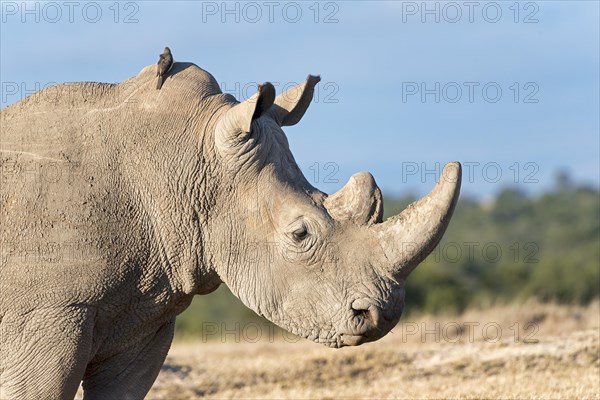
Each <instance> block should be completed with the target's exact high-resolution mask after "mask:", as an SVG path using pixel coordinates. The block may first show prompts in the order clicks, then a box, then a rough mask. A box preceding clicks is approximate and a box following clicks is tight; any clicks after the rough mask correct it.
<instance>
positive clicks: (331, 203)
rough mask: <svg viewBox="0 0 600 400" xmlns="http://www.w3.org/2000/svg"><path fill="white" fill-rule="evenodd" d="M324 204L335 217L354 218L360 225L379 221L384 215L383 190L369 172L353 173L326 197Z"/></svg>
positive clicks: (342, 218)
mask: <svg viewBox="0 0 600 400" xmlns="http://www.w3.org/2000/svg"><path fill="white" fill-rule="evenodd" d="M324 205H325V208H326V209H327V211H328V212H329V214H330V215H331V216H332V217H333V218H334V219H337V220H338V221H346V220H352V221H354V222H355V223H357V224H358V225H371V224H375V223H379V222H381V219H382V216H383V201H382V197H381V190H379V187H377V184H376V183H375V179H374V178H373V175H371V174H370V173H368V172H359V173H358V174H354V175H352V176H351V177H350V180H349V181H348V183H346V184H345V185H344V187H343V188H341V189H340V190H339V191H337V192H336V193H334V194H332V195H331V196H329V197H328V198H327V199H325V203H324Z"/></svg>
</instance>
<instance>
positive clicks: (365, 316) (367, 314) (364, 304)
mask: <svg viewBox="0 0 600 400" xmlns="http://www.w3.org/2000/svg"><path fill="white" fill-rule="evenodd" d="M351 308H352V313H353V314H354V316H355V317H357V318H360V319H362V320H365V321H368V322H370V323H371V324H372V325H374V326H375V327H376V326H377V325H378V324H379V318H380V311H379V307H377V306H376V305H374V304H372V303H371V302H370V301H369V300H367V299H358V300H355V301H354V302H353V303H352V305H351Z"/></svg>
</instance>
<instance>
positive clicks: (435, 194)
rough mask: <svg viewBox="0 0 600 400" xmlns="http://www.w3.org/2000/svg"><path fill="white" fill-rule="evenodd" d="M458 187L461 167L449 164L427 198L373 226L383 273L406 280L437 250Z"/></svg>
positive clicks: (455, 199) (452, 163) (458, 164)
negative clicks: (383, 259) (381, 252)
mask: <svg viewBox="0 0 600 400" xmlns="http://www.w3.org/2000/svg"><path fill="white" fill-rule="evenodd" d="M460 183H461V165H460V163H458V162H451V163H448V164H447V165H446V166H445V167H444V170H443V172H442V176H441V177H440V179H439V181H438V183H437V184H436V186H435V187H434V188H433V190H432V191H431V192H430V193H429V194H428V195H427V196H425V197H424V198H422V199H420V200H418V201H416V202H414V203H412V204H411V205H409V206H408V207H407V208H406V209H405V210H404V211H402V212H401V213H400V214H398V215H395V216H394V217H391V218H389V219H387V220H386V221H385V222H383V223H380V224H375V225H373V226H372V228H371V229H373V230H374V232H375V235H376V237H377V239H378V240H379V243H380V245H381V248H382V249H383V252H384V254H385V259H386V261H385V263H386V265H384V266H383V268H384V272H385V273H387V274H389V275H392V276H393V277H394V278H396V279H405V278H406V277H407V276H408V275H409V274H410V273H411V272H412V271H413V269H414V268H415V267H416V266H417V265H418V264H419V263H420V262H421V261H423V260H424V259H425V257H427V255H429V253H431V251H432V250H433V249H434V248H435V246H437V244H438V243H439V241H440V239H441V238H442V235H443V234H444V231H445V230H446V227H447V226H448V223H449V222H450V218H451V217H452V213H453V211H454V206H455V205H456V202H457V200H458V195H459V192H460Z"/></svg>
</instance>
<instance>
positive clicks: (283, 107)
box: [269, 75, 321, 126]
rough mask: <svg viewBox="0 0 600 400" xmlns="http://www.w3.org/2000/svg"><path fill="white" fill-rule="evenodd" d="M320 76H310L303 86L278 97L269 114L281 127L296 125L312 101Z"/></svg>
mask: <svg viewBox="0 0 600 400" xmlns="http://www.w3.org/2000/svg"><path fill="white" fill-rule="evenodd" d="M320 80H321V77H320V76H315V75H309V76H308V78H306V80H305V81H304V82H302V83H301V84H299V85H297V86H294V87H293V88H291V89H289V90H287V91H285V92H284V93H282V94H280V95H279V96H277V98H276V99H275V104H273V107H271V109H270V110H269V114H270V115H271V117H273V119H274V120H275V121H277V123H278V124H279V125H280V126H291V125H296V124H297V123H298V122H299V121H300V119H301V118H302V116H303V115H304V113H305V112H306V110H307V109H308V106H309V105H310V102H311V101H312V98H313V94H314V90H315V85H316V84H317V83H319V81H320Z"/></svg>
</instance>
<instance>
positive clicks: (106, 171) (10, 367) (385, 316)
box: [0, 63, 460, 400]
mask: <svg viewBox="0 0 600 400" xmlns="http://www.w3.org/2000/svg"><path fill="white" fill-rule="evenodd" d="M318 81H319V78H318V77H316V76H309V77H308V79H307V80H306V81H305V82H304V83H302V84H300V85H298V86H297V87H295V88H293V89H290V90H289V91H287V92H285V93H283V94H281V95H279V96H277V97H276V96H275V90H274V88H273V85H271V84H269V83H266V84H264V85H261V86H260V88H259V90H258V93H256V94H255V95H254V96H252V97H251V98H250V99H248V100H246V101H243V102H241V103H240V102H238V101H236V100H235V99H234V98H233V97H232V96H231V95H228V94H223V93H222V92H221V90H220V89H219V85H218V84H217V82H216V80H215V79H214V78H213V77H212V76H211V75H210V74H209V73H207V72H206V71H204V70H202V69H200V68H199V67H197V66H196V65H193V64H190V63H175V65H174V67H173V69H172V70H171V72H170V73H169V77H168V78H167V79H166V81H165V83H164V86H163V87H162V90H160V91H159V90H156V89H155V86H156V74H155V66H149V67H146V68H144V69H143V70H142V71H141V72H140V73H139V74H138V75H137V76H135V77H133V78H131V79H129V80H127V81H125V82H122V83H120V84H100V83H75V84H63V85H58V86H54V87H50V88H47V89H44V90H42V91H40V92H38V93H36V94H34V95H32V96H30V97H28V98H26V99H24V100H22V101H20V102H18V103H16V104H13V105H11V106H9V107H7V108H5V109H3V110H2V111H1V114H0V117H1V134H2V136H1V145H0V157H1V159H0V162H1V167H2V170H1V171H2V180H1V184H2V187H1V195H0V218H1V220H0V230H1V236H0V244H1V245H2V252H1V254H0V362H1V364H0V387H1V388H0V398H2V399H35V400H39V399H58V398H73V397H74V395H75V393H76V391H77V388H78V385H79V384H80V382H81V381H83V388H84V395H85V398H86V399H119V400H123V399H141V398H143V397H144V395H145V394H146V393H147V392H148V390H149V389H150V387H151V386H152V383H153V382H154V380H155V378H156V376H157V374H158V372H159V370H160V368H161V365H162V363H163V361H164V359H165V356H166V354H167V351H168V349H169V346H170V344H171V340H172V337H173V329H174V321H175V317H176V315H178V314H179V313H181V312H182V311H183V310H184V309H185V308H186V307H187V306H188V305H189V304H190V302H191V301H192V298H193V296H195V295H197V294H206V293H210V292H212V291H214V290H215V289H216V288H217V287H218V286H219V285H220V284H221V283H222V282H224V283H225V284H226V285H227V286H228V287H229V288H230V289H231V291H232V292H233V293H234V294H235V295H236V296H237V297H239V298H240V299H241V300H242V301H243V302H244V303H245V304H246V305H247V306H248V307H250V308H251V309H252V310H254V311H255V312H256V313H258V314H259V315H262V316H264V317H266V318H267V319H269V320H271V321H273V322H274V323H276V324H277V325H279V326H281V327H283V328H285V329H287V330H288V331H291V332H293V333H295V334H296V335H299V336H302V337H304V338H308V339H310V340H313V341H315V342H319V343H323V344H325V345H327V346H330V347H342V346H353V345H359V344H361V343H364V342H369V341H374V340H377V339H379V338H381V337H383V336H384V335H385V334H386V333H387V332H388V331H389V330H390V329H392V328H393V327H394V326H395V325H396V323H397V322H398V320H399V318H400V314H401V312H402V307H403V304H404V281H405V279H406V277H407V276H408V275H409V273H410V272H411V271H412V270H413V269H414V268H415V266H416V265H417V264H418V263H419V262H421V261H422V260H423V259H424V258H425V257H426V256H427V254H428V253H429V252H430V251H431V250H432V249H433V248H434V246H436V244H437V243H438V242H439V240H440V238H441V236H442V234H443V232H444V230H445V228H446V226H447V225H448V223H449V220H450V217H451V214H452V211H453V209H454V206H455V204H456V201H457V198H458V193H459V188H460V164H458V163H451V164H448V165H447V166H446V168H445V169H444V171H443V174H442V177H441V178H440V181H439V182H438V184H437V185H436V187H435V188H434V189H433V191H432V192H431V193H430V194H429V195H428V196H426V197H425V198H423V199H421V200H420V201H418V202H416V203H415V204H413V205H411V206H409V207H408V208H407V209H406V210H405V211H404V212H402V213H401V214H399V215H397V216H395V217H393V218H390V219H388V220H387V221H385V222H383V221H382V198H381V192H380V190H379V188H378V187H377V185H376V184H375V181H374V179H373V177H372V176H371V175H370V174H369V173H366V172H363V173H359V174H356V175H354V176H353V177H352V178H351V179H350V181H349V182H348V183H347V184H346V185H345V186H344V187H343V188H342V189H341V190H340V191H339V192H337V193H335V194H333V195H331V196H327V195H326V194H325V193H323V192H321V191H319V190H317V189H315V188H314V187H313V186H311V185H310V184H309V183H308V181H307V180H306V179H305V178H304V176H303V175H302V173H301V172H300V169H299V168H298V165H297V164H296V162H295V161H294V158H293V156H292V153H291V152H290V149H289V147H288V142H287V140H286V136H285V134H284V133H283V131H282V129H281V128H282V127H283V126H286V125H293V124H296V123H297V122H298V121H299V120H300V118H301V117H302V115H303V114H304V112H305V111H306V109H307V107H308V105H309V103H310V102H311V100H312V96H313V90H314V86H315V85H316V84H317V82H318Z"/></svg>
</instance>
